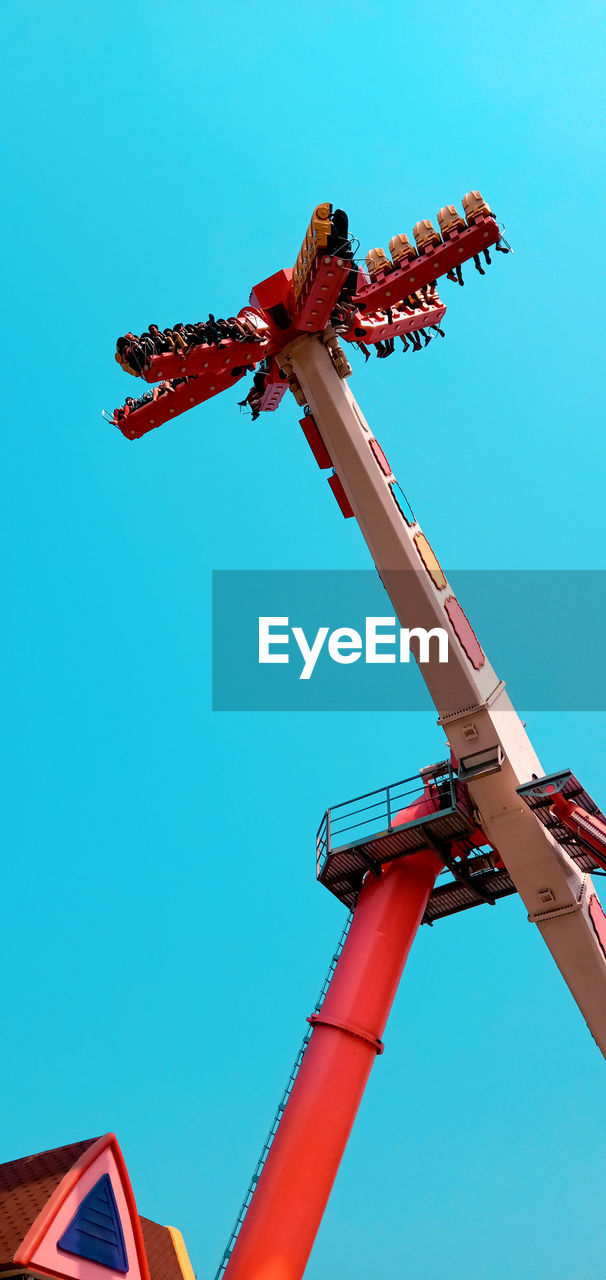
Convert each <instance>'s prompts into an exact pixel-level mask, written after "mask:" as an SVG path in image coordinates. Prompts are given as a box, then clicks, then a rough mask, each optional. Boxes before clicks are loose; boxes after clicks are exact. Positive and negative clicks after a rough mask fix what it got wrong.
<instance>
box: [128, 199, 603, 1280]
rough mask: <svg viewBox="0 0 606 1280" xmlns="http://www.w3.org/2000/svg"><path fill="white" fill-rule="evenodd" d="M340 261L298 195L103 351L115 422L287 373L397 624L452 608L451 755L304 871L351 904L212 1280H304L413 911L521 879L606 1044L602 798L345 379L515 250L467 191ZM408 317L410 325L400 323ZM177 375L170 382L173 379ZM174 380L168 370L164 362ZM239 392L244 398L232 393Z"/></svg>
mask: <svg viewBox="0 0 606 1280" xmlns="http://www.w3.org/2000/svg"><path fill="white" fill-rule="evenodd" d="M463 210H464V213H465V219H463V218H462V217H461V216H460V214H459V213H458V212H457V210H456V208H455V207H454V206H452V205H449V206H447V207H445V208H443V209H441V210H440V212H439V214H438V223H439V227H440V231H439V232H438V231H437V230H436V229H435V228H434V227H433V226H432V224H431V222H430V221H428V220H425V221H422V222H418V223H417V224H416V226H415V228H414V239H415V242H416V248H415V247H413V245H412V244H411V242H410V241H409V239H408V238H407V236H405V235H396V236H394V237H393V239H392V240H391V242H390V246H389V247H390V254H391V258H388V257H387V256H386V254H385V253H384V251H383V250H382V249H373V250H371V252H370V253H369V254H368V255H367V258H366V268H367V269H366V270H364V269H363V268H361V267H359V266H357V265H356V263H355V259H354V252H353V247H352V242H351V239H350V237H349V233H348V223H347V217H346V215H345V214H344V213H343V212H342V211H341V210H334V211H333V208H332V206H331V205H330V204H322V205H319V206H318V207H317V208H316V210H315V212H314V214H313V217H312V220H311V223H310V226H309V229H308V231H307V234H306V236H305V240H304V242H303V246H302V249H301V252H300V253H299V256H298V258H297V261H296V264H295V267H294V269H293V270H281V271H278V272H276V274H275V275H273V276H271V277H270V278H269V279H267V280H263V281H262V282H261V283H260V284H257V285H255V287H254V289H253V290H252V292H251V295H250V305H249V306H247V307H244V308H243V309H242V310H241V311H240V312H239V314H238V316H237V317H232V318H231V319H230V320H229V321H227V322H222V321H215V320H214V317H210V320H209V323H208V325H204V324H200V325H195V326H190V327H189V328H188V327H187V326H183V325H178V326H175V328H174V329H173V330H165V331H164V334H163V335H162V334H160V331H159V330H158V329H157V327H156V326H150V332H149V333H148V334H146V335H143V337H142V338H139V339H137V338H136V337H135V335H133V334H127V335H126V337H125V338H123V339H120V340H119V343H118V351H117V354H116V359H117V360H118V361H119V363H121V364H122V366H123V367H124V368H125V369H126V370H127V371H128V372H130V373H135V374H137V375H138V376H140V377H142V378H143V379H145V381H147V382H149V383H157V382H158V381H159V380H164V381H163V387H162V391H161V392H160V393H158V394H157V395H156V397H155V398H150V397H149V393H148V397H147V398H145V397H143V398H142V399H141V400H139V401H138V402H134V401H131V402H130V404H128V403H127V405H126V406H125V407H124V408H123V409H120V410H116V411H115V413H114V415H113V418H112V420H113V421H114V422H115V423H116V424H117V425H118V426H119V428H120V430H121V431H122V432H123V434H124V435H125V436H127V437H128V438H130V439H135V438H139V437H140V436H142V435H144V434H145V433H146V432H148V431H150V430H151V429H153V428H155V427H158V426H159V425H160V424H161V423H162V422H166V421H167V420H168V419H169V418H171V417H174V416H176V415H177V414H179V413H182V412H184V411H185V410H186V409H188V408H190V407H191V406H193V405H196V404H199V403H200V402H201V401H203V400H206V399H208V398H209V397H211V396H213V395H216V394H218V393H219V392H220V391H223V390H224V389H225V388H227V387H229V386H231V385H232V383H234V382H236V381H238V380H239V379H240V378H241V377H243V376H244V374H245V372H246V371H247V369H248V370H250V371H252V372H254V370H255V369H257V366H259V368H258V371H257V372H256V373H255V377H254V382H253V389H252V392H251V393H250V394H249V396H248V397H247V401H248V403H249V404H250V405H251V407H252V408H253V411H254V413H255V416H257V415H258V413H259V412H264V411H274V410H275V409H276V408H277V407H278V405H279V403H280V400H281V399H282V396H283V394H284V391H285V390H286V389H287V388H290V390H291V391H292V392H293V394H294V396H295V399H296V401H297V403H298V404H299V405H301V406H303V407H304V416H303V419H302V421H301V425H302V427H303V430H304V433H305V436H306V438H307V441H308V443H309V445H310V447H311V450H312V452H313V454H314V457H315V459H316V461H317V463H318V465H319V466H320V468H322V469H326V470H330V471H331V475H330V476H329V484H330V486H331V488H332V490H333V493H334V495H335V497H336V499H337V502H338V504H339V506H340V508H341V510H342V512H343V515H344V516H345V517H352V516H354V517H355V518H356V519H357V521H358V524H359V526H360V529H361V531H362V534H363V537H364V539H365V541H366V543H367V545H368V548H369V550H370V552H371V555H372V557H373V560H374V563H375V565H376V567H377V570H378V572H379V574H380V577H381V579H382V582H383V584H384V586H385V588H386V590H387V592H388V594H389V596H390V598H391V602H392V604H393V608H394V610H395V613H396V614H397V617H398V618H399V620H400V623H401V624H402V625H403V626H406V625H409V624H410V623H411V620H412V625H414V626H421V627H425V628H427V629H429V630H431V628H433V627H435V626H436V625H437V626H439V627H441V628H443V629H445V630H446V632H447V634H448V640H449V648H448V652H449V659H448V662H447V663H446V664H444V663H440V662H439V661H438V659H437V656H436V655H434V656H433V658H432V660H430V661H429V662H428V663H424V664H423V666H422V667H421V670H422V673H423V676H424V678H425V681H426V683H427V686H428V688H429V692H430V694H431V697H432V698H433V701H434V703H435V706H436V708H437V711H438V715H439V723H440V725H441V726H442V728H443V729H444V733H445V735H446V738H447V740H448V745H449V748H450V756H449V759H447V760H446V761H441V762H439V763H438V764H436V765H433V766H432V767H430V768H426V769H423V770H421V773H420V776H418V777H417V778H416V779H412V778H411V779H407V780H405V781H404V782H400V783H397V784H394V785H392V786H390V787H387V788H385V789H384V790H382V791H377V792H372V793H369V794H368V795H366V796H361V797H357V799H355V800H353V801H351V802H347V803H345V804H340V805H337V806H335V807H333V808H331V809H329V810H328V811H327V812H326V814H325V816H324V819H323V821H322V823H321V826H320V829H319V832H318V836H317V874H318V879H319V880H320V882H321V883H322V884H324V885H326V887H327V888H328V889H330V891H331V893H333V894H335V895H336V897H338V898H339V899H340V900H341V901H342V902H343V903H344V904H345V905H346V906H347V907H348V908H349V911H350V913H351V916H350V920H349V921H348V924H347V926H346V928H345V930H344V933H343V937H342V939H341V942H340V944H339V947H338V949H337V953H336V955H335V957H334V958H333V962H332V965H331V968H330V970H329V975H328V978H327V981H326V983H325V985H324V988H323V991H322V993H321V995H320V999H319V1001H318V1003H317V1005H316V1008H315V1010H314V1013H313V1014H312V1015H311V1017H310V1018H309V1019H308V1022H309V1024H310V1026H309V1030H308V1032H307V1034H306V1036H305V1039H304V1042H303V1045H302V1048H301V1051H300V1053H299V1056H298V1059H297V1062H296V1064H295V1068H294V1069H293V1073H292V1075H291V1078H290V1080H289V1082H288V1084H287V1087H286V1090H285V1093H284V1096H283V1098H282V1101H281V1103H280V1106H279V1108H278V1112H277V1116H276V1119H275V1121H274V1124H273V1125H272V1128H271V1130H270V1134H269V1137H268V1140H267V1142H266V1144H265V1147H264V1149H263V1152H262V1155H261V1158H260V1160H259V1164H258V1166H257V1168H256V1170H255V1173H254V1176H253V1179H252V1182H251V1185H250V1187H249V1190H248V1193H247V1195H246V1198H245V1200H244V1203H243V1206H242V1209H241V1211H240V1214H239V1216H238V1219H237V1222H236V1225H235V1227H234V1230H233V1232H232V1236H231V1238H230V1241H229V1243H228V1246H227V1249H226V1251H225V1254H224V1257H223V1259H222V1262H221V1265H220V1267H219V1271H218V1272H217V1280H219V1277H221V1276H223V1275H225V1276H226V1280H298V1277H300V1276H302V1275H303V1272H304V1270H305V1267H306V1264H307V1261H308V1258H309V1254H310V1251H311V1248H312V1245H313V1242H314V1238H315V1235H316V1232H317V1230H318V1227H319V1224H320V1221H321V1218H322V1214H323V1211H324V1209H325V1206H326V1203H327V1200H328V1197H329V1195H330V1191H331V1187H332V1184H333V1181H334V1178H335V1176H336V1173H337V1169H338V1166H339V1162H340V1160H341V1157H342V1154H343V1151H344V1148H345V1145H346V1142H347V1139H348V1136H349V1133H350V1130H351V1127H352V1124H353V1121H354V1117H355V1115H356V1111H357V1108H358V1105H359V1102H360V1099H361V1096H362V1093H363V1090H364V1087H365V1084H366V1081H367V1079H368V1076H369V1073H370V1069H371V1067H372V1063H373V1061H374V1058H375V1056H376V1055H377V1054H379V1053H382V1051H383V1045H382V1041H381V1036H382V1034H383V1030H384V1027H385V1023H386V1021H387V1017H388V1014H389V1011H390V1008H391V1004H392V1001H393V998H394V995H395V992H396V990H397V987H398V983H399V980H400V977H401V974H402V970H403V968H404V964H405V961H406V958H407V955H408V952H409V949H410V946H411V944H412V941H413V939H414V936H415V933H416V931H417V929H418V927H419V925H420V924H421V923H422V922H425V923H429V924H433V923H434V922H435V921H436V920H439V919H440V918H442V917H444V916H447V915H450V914H452V913H454V912H460V911H466V910H468V909H470V908H471V907H474V906H476V905H480V904H482V903H484V904H486V903H490V904H494V903H495V902H496V900H497V899H499V898H501V897H504V896H506V895H508V894H512V893H515V892H517V893H518V894H519V895H520V897H521V898H522V900H523V902H524V904H525V906H526V908H527V911H528V918H529V920H530V921H531V922H532V923H533V924H536V926H537V928H538V929H539V931H540V933H541V934H542V936H543V938H544V940H545V942H546V943H547V946H548V947H549V949H550V951H551V953H552V955H553V957H554V959H555V961H556V964H557V965H558V967H559V969H560V972H561V973H562V975H563V977H564V979H565V981H566V982H567V984H568V986H569V988H570V990H571V992H572V994H573V996H574V998H575V1000H576V1002H577V1004H578V1005H579V1008H580V1010H581V1012H582V1014H583V1016H584V1018H585V1020H586V1022H587V1025H588V1027H589V1029H590V1030H591V1032H592V1035H593V1036H594V1039H595V1040H596V1042H597V1044H598V1046H599V1048H600V1049H601V1050H602V1053H606V917H605V915H604V913H603V911H602V908H601V906H600V903H599V900H598V897H597V895H596V892H595V889H594V887H593V884H592V881H591V878H590V873H591V872H592V871H594V870H596V869H600V868H602V869H603V868H606V819H604V817H603V815H602V814H601V813H600V811H599V809H598V807H597V805H596V804H595V803H594V801H593V800H592V799H591V797H590V796H589V795H588V794H587V792H586V791H585V790H584V789H583V787H582V785H581V783H580V782H578V781H577V779H576V778H575V776H574V775H573V774H572V773H570V772H569V771H566V772H563V773H559V774H553V775H551V776H547V777H546V776H544V775H543V771H542V769H541V766H540V764H539V761H538V759H537V757H536V755H535V752H534V750H533V748H532V744H531V742H530V740H529V738H528V735H527V733H526V730H525V727H524V724H523V723H522V721H521V720H520V719H519V717H518V715H517V714H516V712H515V710H514V708H513V706H512V704H511V702H510V700H509V697H508V695H507V693H506V691H505V685H504V683H503V681H502V680H500V679H499V678H498V676H497V675H496V674H495V672H494V670H493V668H492V667H491V665H490V663H489V661H488V659H487V657H486V655H485V653H484V651H483V649H482V647H481V645H480V643H479V641H478V639H477V637H476V635H475V634H474V631H473V629H472V627H471V624H470V622H469V621H468V619H467V617H466V616H465V613H464V612H463V609H462V607H461V605H460V604H459V602H458V600H457V599H456V597H455V595H454V592H453V591H452V589H451V587H450V586H449V584H448V582H447V580H446V577H445V575H444V573H443V571H442V569H441V567H440V564H439V561H438V559H437V557H436V555H435V554H434V552H433V550H432V548H431V546H430V544H429V542H428V540H427V538H426V537H425V535H424V534H423V533H422V532H421V529H420V528H419V525H418V523H417V521H416V520H415V517H414V515H413V513H412V511H411V509H410V507H409V505H408V502H407V500H406V498H405V496H404V494H403V493H402V491H401V489H400V487H399V485H398V483H397V481H396V478H395V476H394V474H393V472H392V470H391V467H390V465H389V462H388V461H387V458H386V457H385V454H384V452H383V450H382V449H381V446H380V444H379V443H378V441H377V440H376V438H375V437H374V435H373V433H372V431H371V429H370V427H369V425H368V423H367V422H366V420H365V418H364V416H363V414H362V412H361V410H360V408H359V405H358V404H357V402H356V400H355V399H354V397H353V395H352V393H351V391H350V389H349V387H348V385H347V381H346V379H347V378H348V377H349V375H350V373H351V367H350V365H349V362H348V360H347V358H346V356H345V354H344V351H343V349H342V346H341V344H340V341H339V338H342V339H344V340H345V341H346V342H353V343H358V344H359V345H361V346H362V349H363V350H364V352H365V354H367V353H368V344H376V345H377V354H379V355H380V356H385V355H389V354H391V351H392V350H393V347H394V342H393V339H395V338H396V337H400V338H402V340H403V343H404V346H405V349H406V344H407V342H408V341H410V342H412V345H413V349H414V350H418V349H419V348H420V338H419V332H421V333H422V334H423V338H424V341H425V343H427V342H428V341H429V340H430V339H431V336H433V333H430V330H433V331H434V332H435V331H436V330H437V331H438V332H441V330H440V324H441V321H442V318H443V316H444V314H445V311H446V307H445V306H444V304H443V303H442V302H441V300H440V298H439V296H438V293H437V287H436V282H437V280H438V278H439V277H441V276H444V275H447V276H449V278H450V279H453V280H455V281H458V283H459V284H462V283H463V280H462V273H461V265H462V264H463V263H464V262H466V261H468V260H469V259H473V260H474V262H475V265H476V267H477V268H478V270H480V271H481V272H482V273H483V271H484V268H483V265H482V261H481V259H480V257H479V255H480V253H482V254H483V256H484V259H485V260H486V262H488V263H489V262H490V249H491V248H492V247H494V248H495V249H497V250H500V251H502V252H507V251H508V248H509V247H508V246H507V245H506V243H505V242H504V241H503V239H502V236H501V232H500V230H499V226H498V224H497V222H496V220H495V218H494V215H493V214H492V211H491V209H490V208H489V206H488V205H487V204H486V202H485V201H484V200H483V199H482V197H481V195H480V193H479V192H477V191H475V192H470V193H468V194H467V195H466V196H465V197H464V198H463ZM407 335H408V336H407ZM175 379H176V380H177V381H176V382H175V381H174V380H175ZM170 380H172V381H170ZM244 403H245V402H244Z"/></svg>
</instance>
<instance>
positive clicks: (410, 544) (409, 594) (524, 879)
mask: <svg viewBox="0 0 606 1280" xmlns="http://www.w3.org/2000/svg"><path fill="white" fill-rule="evenodd" d="M495 225H496V224H495ZM285 355H286V356H287V358H288V360H289V361H290V363H291V365H292V368H293V369H294V372H295V374H296V377H297V379H298V382H299V384H300V387H301V388H302V392H303V394H304V395H305V397H306V400H307V403H308V405H309V408H310V409H311V412H312V414H313V418H314V422H315V424H316V427H317V429H318V431H319V433H320V436H321V438H322V441H323V443H324V445H325V447H326V450H327V452H328V454H329V455H330V458H331V461H332V464H333V466H334V468H335V472H336V476H337V478H338V480H339V481H340V484H341V486H342V489H343V490H344V492H345V495H346V499H347V502H348V504H349V508H350V510H351V511H353V514H354V515H355V517H356V518H357V520H358V523H359V525H360V528H361V531H362V534H363V536H364V538H365V540H366V542H367V545H368V547H369V550H370V552H371V555H372V557H373V559H374V562H375V564H376V566H377V569H378V571H379V574H380V576H381V579H382V581H383V584H384V586H385V588H386V590H387V592H388V594H389V596H390V598H391V601H392V604H393V608H394V611H395V613H396V615H397V617H398V618H399V620H400V623H401V625H402V626H404V627H411V628H416V627H419V628H424V629H425V630H426V631H429V630H431V629H433V628H435V627H439V628H440V629H443V630H444V631H445V632H446V635H447V637H448V661H447V662H445V663H442V662H440V660H439V647H438V645H437V644H436V645H435V647H433V648H432V647H431V646H430V648H429V660H428V661H427V662H423V664H422V665H421V666H420V671H421V673H422V675H423V677H424V679H425V682H426V684H427V686H428V689H429V692H430V694H431V697H432V699H433V701H434V703H435V706H436V707H437V710H438V712H439V716H440V721H439V722H440V724H441V725H442V727H443V728H444V731H445V733H446V736H447V738H448V741H449V744H450V746H451V749H452V751H453V753H454V756H455V758H456V759H457V760H458V762H459V776H460V777H461V778H462V779H463V780H464V781H465V782H466V783H467V785H468V789H469V794H470V796H471V799H472V801H473V803H474V805H475V807H476V808H477V810H478V813H479V820H480V826H481V828H482V830H483V831H484V832H485V834H486V838H487V840H488V841H489V842H490V844H491V845H492V846H493V848H496V849H498V850H499V853H500V854H501V857H502V859H503V862H504V864H505V866H506V867H507V870H508V872H509V874H510V876H511V878H512V880H513V882H514V884H515V886H516V889H517V890H518V893H519V894H520V896H521V898H522V899H523V901H524V903H525V905H526V907H527V910H528V914H529V919H530V920H531V921H532V922H533V923H536V925H537V927H538V928H539V930H540V932H541V934H542V936H543V938H544V940H545V941H546V943H547V945H548V947H549V949H550V950H551V952H552V955H553V956H554V959H555V961H556V963H557V965H558V967H559V969H560V971H561V973H562V975H563V977H564V978H565V980H566V982H567V983H568V986H569V987H570V990H571V991H572V993H573V995H574V998H575V999H576V1001H577V1003H578V1005H579V1007H580V1008H581V1010H582V1012H583V1015H584V1017H585V1019H586V1021H587V1024H588V1026H589V1027H590V1029H591V1031H592V1033H593V1035H594V1038H595V1040H596V1041H597V1043H598V1045H599V1046H600V1049H601V1050H602V1052H603V1053H605V1054H606V955H605V954H604V951H603V949H602V946H601V944H600V941H599V939H598V937H597V936H596V931H595V928H594V925H593V923H592V920H591V916H590V902H591V900H592V898H593V897H594V896H595V890H594V888H593V885H592V882H591V879H590V877H589V876H585V875H583V874H582V873H581V872H580V870H579V869H578V867H576V866H575V864H574V862H573V861H572V859H571V858H570V857H569V856H568V854H567V853H566V851H565V849H564V848H562V847H561V846H560V845H558V843H557V842H556V840H554V838H553V836H552V835H551V834H550V833H549V832H548V831H547V830H546V829H545V828H544V827H543V826H542V825H541V823H540V822H539V821H538V819H537V818H536V816H535V814H534V813H532V812H531V811H530V810H529V809H527V807H526V806H525V805H524V803H523V801H521V799H520V796H519V795H518V794H517V787H518V786H519V785H520V784H523V783H526V782H527V781H528V779H529V778H531V777H532V776H533V775H535V776H537V777H538V776H540V775H541V774H542V773H543V772H544V771H543V770H542V768H541V766H540V763H539V761H538V759H537V756H536V754H535V752H534V750H533V747H532V743H531V742H530V740H529V738H528V735H527V733H526V730H525V727H524V725H523V723H522V721H521V720H520V719H519V717H518V715H517V714H516V712H515V709H514V708H513V706H512V704H511V702H510V700H509V698H508V696H507V693H506V691H505V686H504V684H503V682H502V681H500V680H499V679H498V677H497V675H496V673H495V672H494V670H493V668H492V667H491V665H490V663H489V661H488V659H487V657H486V654H485V653H484V651H483V649H482V647H481V645H480V643H479V641H478V639H477V637H476V636H475V634H474V632H473V630H472V627H471V624H470V623H469V621H468V620H467V618H466V616H465V614H464V612H463V609H462V607H461V605H460V604H459V602H458V601H457V599H456V596H455V594H454V592H453V590H452V588H451V587H450V586H449V584H448V581H447V579H446V576H445V574H444V573H443V571H442V569H441V567H440V565H439V563H438V561H437V559H436V557H435V554H434V552H433V551H432V548H431V546H430V545H429V543H428V541H427V539H426V537H425V535H424V534H423V533H422V531H421V529H420V527H419V525H418V523H417V522H416V520H415V519H414V516H412V513H409V516H408V517H407V516H405V514H404V511H403V509H402V506H401V504H400V501H399V500H398V487H397V483H396V479H395V476H394V475H393V472H392V471H391V467H390V465H389V463H388V461H387V459H386V458H385V455H384V453H383V451H382V449H381V447H380V445H379V444H378V441H376V440H375V439H374V437H373V433H372V431H371V430H370V427H369V426H368V423H367V422H366V420H365V419H364V416H363V414H362V412H361V410H360V407H359V405H357V404H356V402H355V400H354V397H353V395H352V394H351V391H350V390H349V387H348V386H347V383H346V382H345V381H344V380H343V379H342V378H340V377H339V375H338V373H337V371H336V369H335V368H334V366H333V363H332V360H331V358H330V355H329V352H328V350H327V349H326V347H325V346H324V345H323V343H322V341H321V339H320V338H319V337H309V338H300V339H299V340H298V341H297V342H294V343H293V344H292V345H291V346H290V347H289V348H287V349H286V351H285Z"/></svg>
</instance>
